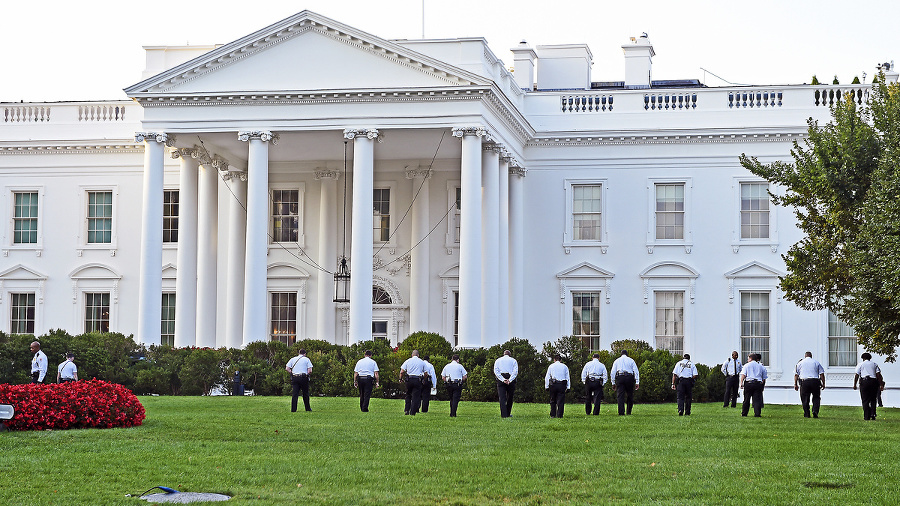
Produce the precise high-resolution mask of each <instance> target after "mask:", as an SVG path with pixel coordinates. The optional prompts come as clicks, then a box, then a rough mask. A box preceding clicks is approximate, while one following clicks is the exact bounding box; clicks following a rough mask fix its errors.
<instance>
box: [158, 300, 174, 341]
mask: <svg viewBox="0 0 900 506" xmlns="http://www.w3.org/2000/svg"><path fill="white" fill-rule="evenodd" d="M159 334H160V343H159V344H161V345H163V346H175V294H174V293H163V294H162V315H161V317H160V332H159Z"/></svg>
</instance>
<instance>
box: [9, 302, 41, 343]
mask: <svg viewBox="0 0 900 506" xmlns="http://www.w3.org/2000/svg"><path fill="white" fill-rule="evenodd" d="M9 298H10V308H11V311H10V318H9V329H10V330H9V333H10V334H34V316H35V313H34V311H35V307H34V301H35V297H34V293H11V294H9Z"/></svg>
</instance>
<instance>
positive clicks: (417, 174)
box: [406, 167, 434, 179]
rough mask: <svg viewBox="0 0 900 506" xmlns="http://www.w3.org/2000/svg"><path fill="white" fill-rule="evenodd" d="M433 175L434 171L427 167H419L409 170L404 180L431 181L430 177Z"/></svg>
mask: <svg viewBox="0 0 900 506" xmlns="http://www.w3.org/2000/svg"><path fill="white" fill-rule="evenodd" d="M433 173H434V171H433V170H431V169H429V168H428V167H419V168H418V169H409V170H407V171H406V179H418V178H424V179H431V176H432V174H433Z"/></svg>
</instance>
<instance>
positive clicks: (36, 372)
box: [30, 341, 47, 383]
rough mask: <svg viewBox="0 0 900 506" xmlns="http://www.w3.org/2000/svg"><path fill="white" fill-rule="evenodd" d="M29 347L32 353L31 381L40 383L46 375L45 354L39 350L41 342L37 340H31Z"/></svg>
mask: <svg viewBox="0 0 900 506" xmlns="http://www.w3.org/2000/svg"><path fill="white" fill-rule="evenodd" d="M30 348H31V353H34V357H32V359H31V382H32V383H42V382H43V381H44V376H46V375H47V355H45V354H44V352H43V351H41V343H39V342H37V341H34V342H32V343H31V346H30Z"/></svg>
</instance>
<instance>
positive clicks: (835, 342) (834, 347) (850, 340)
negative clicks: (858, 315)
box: [828, 311, 858, 367]
mask: <svg viewBox="0 0 900 506" xmlns="http://www.w3.org/2000/svg"><path fill="white" fill-rule="evenodd" d="M857 357H858V355H857V344H856V330H854V329H853V327H851V326H850V325H847V324H846V323H844V322H843V321H841V319H840V318H838V315H836V314H834V313H832V312H831V311H828V366H829V367H855V366H856V363H857Z"/></svg>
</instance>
